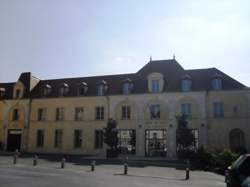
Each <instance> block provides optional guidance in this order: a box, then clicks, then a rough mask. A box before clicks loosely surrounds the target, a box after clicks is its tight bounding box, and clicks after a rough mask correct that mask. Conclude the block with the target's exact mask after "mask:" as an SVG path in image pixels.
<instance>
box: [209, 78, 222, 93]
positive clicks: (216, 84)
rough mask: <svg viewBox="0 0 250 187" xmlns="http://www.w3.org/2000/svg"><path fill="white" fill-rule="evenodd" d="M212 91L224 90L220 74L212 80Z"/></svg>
mask: <svg viewBox="0 0 250 187" xmlns="http://www.w3.org/2000/svg"><path fill="white" fill-rule="evenodd" d="M211 83H212V89H213V90H221V89H222V76H221V75H219V74H215V75H214V76H213V78H212V82H211Z"/></svg>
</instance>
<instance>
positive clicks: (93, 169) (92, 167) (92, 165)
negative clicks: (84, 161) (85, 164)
mask: <svg viewBox="0 0 250 187" xmlns="http://www.w3.org/2000/svg"><path fill="white" fill-rule="evenodd" d="M91 171H95V160H92V162H91Z"/></svg>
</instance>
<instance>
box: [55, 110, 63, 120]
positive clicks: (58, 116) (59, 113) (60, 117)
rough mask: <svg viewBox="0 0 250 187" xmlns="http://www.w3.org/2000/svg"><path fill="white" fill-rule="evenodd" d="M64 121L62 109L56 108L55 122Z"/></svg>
mask: <svg viewBox="0 0 250 187" xmlns="http://www.w3.org/2000/svg"><path fill="white" fill-rule="evenodd" d="M63 119H64V108H56V120H57V121H60V120H63Z"/></svg>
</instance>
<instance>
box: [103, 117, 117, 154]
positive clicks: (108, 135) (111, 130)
mask: <svg viewBox="0 0 250 187" xmlns="http://www.w3.org/2000/svg"><path fill="white" fill-rule="evenodd" d="M117 134H118V131H117V122H116V121H115V120H113V119H112V118H111V119H109V120H108V123H107V127H106V128H104V142H105V143H106V144H107V145H108V146H109V147H110V149H111V150H112V151H116V150H117V144H118V137H117Z"/></svg>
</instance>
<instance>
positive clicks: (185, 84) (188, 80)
mask: <svg viewBox="0 0 250 187" xmlns="http://www.w3.org/2000/svg"><path fill="white" fill-rule="evenodd" d="M191 88H192V77H191V76H189V75H185V76H183V77H182V80H181V91H183V92H188V91H191Z"/></svg>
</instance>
